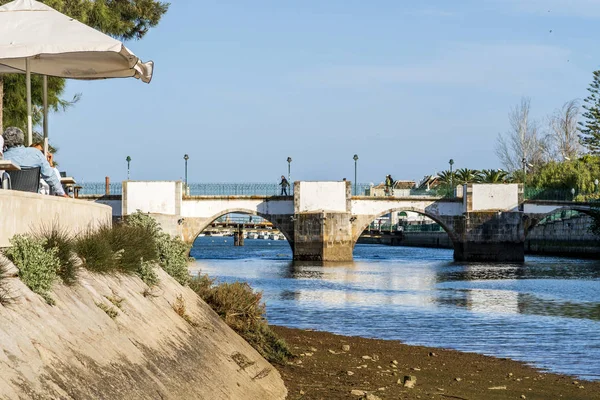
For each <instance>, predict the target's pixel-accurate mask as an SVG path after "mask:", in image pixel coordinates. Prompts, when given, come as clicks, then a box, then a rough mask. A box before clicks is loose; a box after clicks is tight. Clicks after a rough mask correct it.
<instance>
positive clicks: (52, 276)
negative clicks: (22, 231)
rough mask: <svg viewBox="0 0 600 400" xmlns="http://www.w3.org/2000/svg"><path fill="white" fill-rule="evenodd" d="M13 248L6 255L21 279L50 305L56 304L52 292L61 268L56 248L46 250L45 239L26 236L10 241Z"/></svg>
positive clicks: (6, 250) (15, 237)
mask: <svg viewBox="0 0 600 400" xmlns="http://www.w3.org/2000/svg"><path fill="white" fill-rule="evenodd" d="M10 244H11V247H9V248H8V249H5V250H4V254H5V255H6V256H7V257H8V259H9V260H11V261H12V262H13V264H15V266H16V267H17V268H18V270H19V278H21V281H23V283H25V284H26V285H27V286H28V287H29V288H30V289H31V290H32V291H33V292H35V293H37V294H39V295H40V296H42V297H43V298H44V300H46V302H47V303H48V304H54V300H53V299H52V297H50V290H52V285H53V284H54V282H55V281H56V277H57V274H56V271H58V270H59V268H60V260H59V258H58V257H57V255H56V253H57V250H56V248H51V249H50V250H46V248H45V246H46V241H45V239H39V238H35V237H32V236H26V235H15V236H13V237H12V238H11V239H10Z"/></svg>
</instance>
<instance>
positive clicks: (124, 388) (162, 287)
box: [0, 264, 287, 400]
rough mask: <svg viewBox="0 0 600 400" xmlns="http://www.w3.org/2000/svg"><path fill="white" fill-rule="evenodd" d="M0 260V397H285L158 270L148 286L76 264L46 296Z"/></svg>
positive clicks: (240, 343)
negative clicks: (70, 278)
mask: <svg viewBox="0 0 600 400" xmlns="http://www.w3.org/2000/svg"><path fill="white" fill-rule="evenodd" d="M8 269H9V270H8V272H7V275H9V276H10V277H7V278H4V279H3V282H5V283H6V285H5V286H7V289H8V296H10V297H13V300H12V302H10V303H8V304H5V305H3V306H0V321H1V323H0V346H1V347H2V352H0V398H2V399H128V400H132V399H283V398H285V397H286V394H287V391H286V388H285V386H284V384H283V381H282V380H281V378H280V375H279V373H278V372H277V370H275V369H274V368H273V367H272V366H271V365H270V364H269V363H268V362H267V361H265V360H264V359H263V358H262V357H261V356H260V355H259V354H258V353H257V352H256V351H255V350H254V349H253V348H252V347H250V346H249V345H248V344H247V343H246V342H245V341H244V340H243V339H242V338H241V337H239V336H238V335H237V334H235V333H234V332H233V331H232V330H231V329H230V328H229V327H228V326H227V325H226V324H225V323H224V322H223V321H221V319H220V318H219V317H218V316H217V315H216V314H215V313H214V312H213V311H212V310H211V309H210V307H209V306H207V305H206V303H204V302H203V301H202V300H201V299H200V298H199V297H198V296H197V295H196V293H194V292H193V291H192V290H191V289H189V288H184V287H182V286H181V285H179V284H178V283H177V282H176V281H175V280H174V279H173V278H171V277H170V276H169V275H167V274H166V273H165V272H164V271H162V270H159V271H158V273H159V277H160V283H159V285H158V287H156V288H154V289H153V290H151V291H149V290H148V287H147V286H146V285H145V284H144V283H143V282H142V281H141V280H140V279H139V278H137V277H133V276H123V275H119V276H110V275H97V274H92V273H89V272H87V271H80V278H79V282H78V283H77V284H76V285H74V286H72V287H67V286H64V285H55V288H54V291H53V293H52V297H53V298H54V300H55V301H56V305H54V306H50V305H48V304H46V302H45V301H44V300H43V299H42V298H41V297H40V296H38V295H37V294H35V293H33V292H31V291H30V290H29V289H28V288H27V287H26V286H25V285H24V284H23V283H22V282H21V281H20V280H19V278H16V277H12V276H14V274H15V273H16V269H15V267H14V266H12V265H11V264H10V265H9V268H8ZM175 309H178V312H177V311H176V310H175ZM109 314H111V315H112V317H111V316H109Z"/></svg>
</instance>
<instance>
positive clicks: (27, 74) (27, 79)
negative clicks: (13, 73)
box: [25, 58, 33, 146]
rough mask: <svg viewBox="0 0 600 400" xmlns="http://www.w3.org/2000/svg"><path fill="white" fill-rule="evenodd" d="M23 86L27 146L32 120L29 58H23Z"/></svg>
mask: <svg viewBox="0 0 600 400" xmlns="http://www.w3.org/2000/svg"><path fill="white" fill-rule="evenodd" d="M25 86H26V88H27V146H31V142H32V133H33V126H32V125H33V120H32V117H31V66H30V65H29V58H27V59H25Z"/></svg>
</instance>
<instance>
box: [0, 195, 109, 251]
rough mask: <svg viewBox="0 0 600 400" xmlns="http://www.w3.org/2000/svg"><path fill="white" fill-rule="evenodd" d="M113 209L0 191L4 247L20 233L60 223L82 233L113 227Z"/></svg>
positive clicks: (0, 234) (0, 229) (0, 240)
mask: <svg viewBox="0 0 600 400" xmlns="http://www.w3.org/2000/svg"><path fill="white" fill-rule="evenodd" d="M111 221H112V208H111V207H109V206H107V205H103V204H96V203H92V202H89V201H85V200H79V199H71V198H65V197H56V196H45V195H41V194H37V193H28V192H19V191H16V190H0V247H8V246H10V242H9V239H10V238H12V237H13V236H14V235H16V234H24V233H31V232H35V231H36V230H38V229H40V228H41V227H43V226H45V227H51V226H53V225H54V224H56V225H58V224H60V226H61V228H65V229H68V230H69V231H70V232H71V233H73V234H75V233H79V232H81V231H84V230H86V229H88V228H91V227H95V226H98V225H100V224H110V223H111Z"/></svg>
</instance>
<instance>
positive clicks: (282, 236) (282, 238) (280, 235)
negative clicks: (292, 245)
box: [277, 233, 286, 240]
mask: <svg viewBox="0 0 600 400" xmlns="http://www.w3.org/2000/svg"><path fill="white" fill-rule="evenodd" d="M277 237H278V238H279V240H286V238H285V235H284V234H283V233H280V234H279V235H277Z"/></svg>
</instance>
